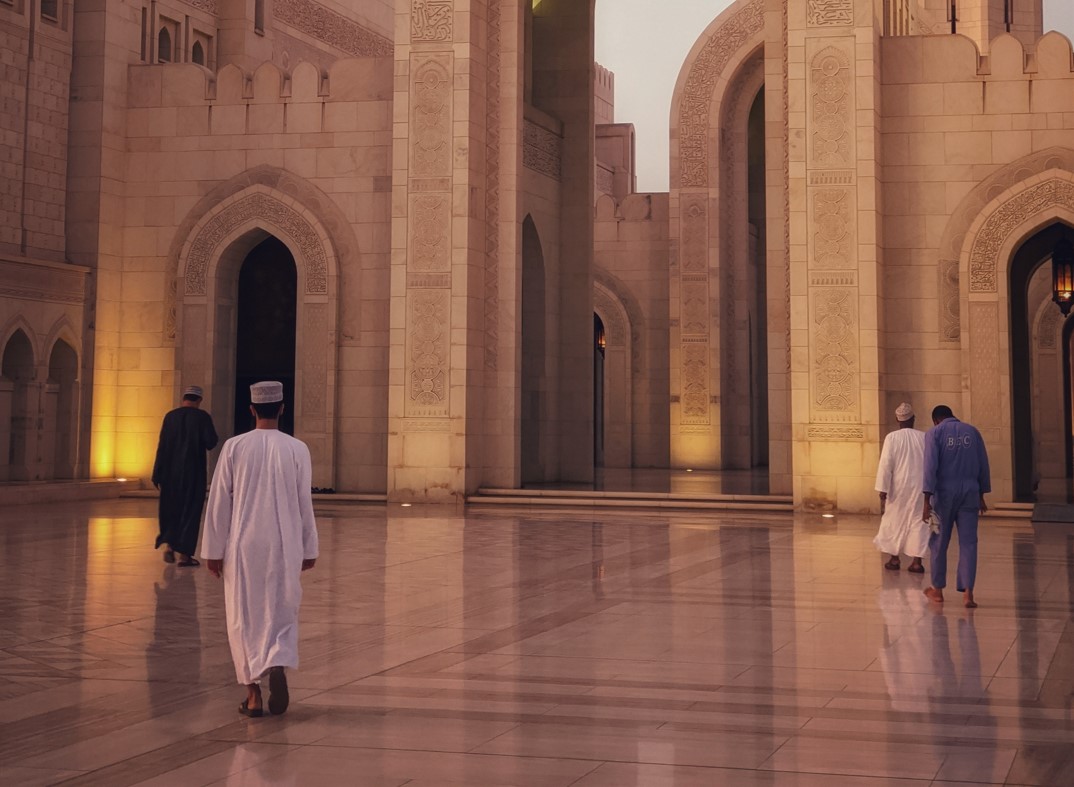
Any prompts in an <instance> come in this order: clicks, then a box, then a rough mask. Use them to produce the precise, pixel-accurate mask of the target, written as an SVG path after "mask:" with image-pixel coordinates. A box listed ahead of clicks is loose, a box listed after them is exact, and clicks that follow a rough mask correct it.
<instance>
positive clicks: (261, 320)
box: [233, 236, 298, 435]
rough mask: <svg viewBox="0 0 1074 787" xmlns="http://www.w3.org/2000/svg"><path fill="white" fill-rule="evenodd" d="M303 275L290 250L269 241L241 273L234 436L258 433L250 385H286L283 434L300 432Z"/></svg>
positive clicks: (255, 251) (273, 239) (245, 262)
mask: <svg viewBox="0 0 1074 787" xmlns="http://www.w3.org/2000/svg"><path fill="white" fill-rule="evenodd" d="M297 309H298V270H297V267H296V266H295V258H294V256H293V255H292V254H291V250H290V249H288V248H287V246H286V245H285V244H284V243H282V242H281V241H280V240H279V239H278V238H276V237H273V236H269V237H268V238H266V239H265V240H263V241H261V242H260V243H259V244H257V245H256V246H255V247H254V248H253V249H251V250H250V252H249V254H247V255H246V258H245V259H244V260H243V262H242V267H241V268H240V269H239V282H238V298H237V304H236V326H235V401H234V422H233V423H234V434H242V433H243V432H248V431H250V429H252V428H253V418H252V416H251V415H250V386H251V385H253V384H254V383H257V382H261V381H263V380H278V381H279V382H281V383H283V398H284V401H285V402H288V403H291V405H290V406H288V407H286V408H284V412H283V416H282V417H281V418H280V430H281V431H283V432H286V433H287V434H289V435H293V434H294V433H295V414H294V406H293V403H294V401H295V339H296V318H297Z"/></svg>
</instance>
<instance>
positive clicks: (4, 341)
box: [0, 314, 43, 369]
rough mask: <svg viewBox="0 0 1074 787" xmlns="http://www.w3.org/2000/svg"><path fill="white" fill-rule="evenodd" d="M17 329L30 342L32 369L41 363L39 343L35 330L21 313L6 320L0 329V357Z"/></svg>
mask: <svg viewBox="0 0 1074 787" xmlns="http://www.w3.org/2000/svg"><path fill="white" fill-rule="evenodd" d="M19 331H22V333H23V335H24V336H26V340H27V341H28V342H29V343H30V352H31V353H32V355H33V363H34V369H37V367H38V366H40V364H41V358H42V357H43V356H42V354H41V343H40V340H39V338H38V336H37V331H35V330H34V329H33V326H31V325H30V323H29V321H28V320H27V319H26V318H25V317H24V316H22V315H21V314H16V315H15V316H13V317H12V318H11V319H9V320H8V321H7V324H6V325H4V327H3V328H2V329H0V357H3V354H4V352H5V351H6V350H7V345H8V342H10V341H11V339H12V337H13V336H14V335H15V334H16V333H17V332H19Z"/></svg>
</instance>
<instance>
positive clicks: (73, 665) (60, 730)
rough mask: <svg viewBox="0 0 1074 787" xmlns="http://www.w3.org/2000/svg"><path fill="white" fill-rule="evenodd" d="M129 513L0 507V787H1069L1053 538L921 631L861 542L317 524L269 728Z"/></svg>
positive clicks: (994, 569)
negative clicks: (296, 653) (285, 701)
mask: <svg viewBox="0 0 1074 787" xmlns="http://www.w3.org/2000/svg"><path fill="white" fill-rule="evenodd" d="M153 512H154V503H153V501H146V500H124V501H118V502H116V501H108V502H93V503H81V504H52V505H35V506H22V507H7V508H5V509H3V510H0V539H2V541H0V544H2V553H0V782H2V783H3V784H5V785H6V784H12V785H38V784H53V783H60V782H62V783H65V784H100V785H116V786H122V785H133V784H146V785H183V786H185V785H204V784H234V785H261V784H274V785H275V784H280V785H285V784H294V785H315V786H316V787H327V786H328V785H336V784H346V785H371V786H374V787H380V786H381V785H384V786H385V787H387V786H389V785H409V786H410V787H428V786H430V785H442V786H444V787H448V786H450V785H467V786H471V785H472V786H474V787H479V786H482V785H514V786H515V787H521V786H523V785H539V786H541V787H556V786H559V785H563V786H566V785H574V786H575V787H626V786H628V785H684V786H685V787H694V786H696V785H705V786H706V787H709V786H711V785H747V786H756V785H808V786H809V787H850V786H852V785H853V786H855V787H879V786H880V785H930V784H931V785H946V786H947V787H953V786H954V785H966V784H1016V785H1047V786H1048V787H1060V786H1061V785H1071V784H1074V745H1072V744H1074V528H1071V527H1069V526H1065V527H1064V526H1061V525H1060V526H1048V527H1039V526H1038V528H1037V529H1034V528H1033V526H1032V525H1031V524H1030V523H1029V522H1027V521H1025V520H1022V521H1014V520H1008V521H1005V520H997V519H988V520H986V521H985V522H984V523H983V525H982V528H983V530H982V538H981V567H980V574H979V585H978V599H979V601H980V602H981V607H980V608H979V609H977V610H975V611H973V612H970V611H968V610H966V609H964V608H963V607H962V606H961V605H960V604H959V603H958V599H957V597H954V594H952V598H951V599H950V600H949V601H948V603H947V606H946V608H944V609H938V608H936V607H935V606H933V607H930V606H929V605H928V603H927V602H926V601H925V599H924V597H923V596H922V595H921V592H920V589H921V587H922V582H923V580H922V579H921V578H920V577H918V576H915V575H912V574H909V573H907V572H905V571H903V572H899V573H897V574H896V573H892V572H886V571H884V570H883V569H882V566H881V559H880V558H879V556H878V555H877V553H876V552H875V551H874V550H873V547H872V544H871V542H870V539H871V537H872V535H873V529H874V527H875V524H876V523H875V521H873V520H871V519H869V518H867V517H841V518H836V519H832V520H826V519H821V518H817V517H813V516H805V515H798V516H795V517H792V516H790V515H787V516H782V517H780V516H775V517H772V518H762V517H758V516H746V515H739V516H724V515H717V514H707V513H698V512H692V513H684V514H681V515H678V514H671V515H669V514H661V515H659V516H657V515H652V516H647V515H642V514H619V513H616V512H611V511H605V512H601V513H600V516H599V518H593V516H592V512H588V513H585V514H577V515H574V514H571V513H569V512H552V511H539V512H533V513H527V512H525V511H521V512H520V511H518V510H511V511H497V510H488V509H484V510H481V511H476V512H470V513H466V514H464V513H462V512H458V513H456V512H454V511H442V510H438V509H422V508H420V507H414V508H409V509H402V508H394V507H393V508H389V509H385V508H384V507H366V508H345V507H342V506H335V507H329V508H325V509H324V510H323V511H321V513H320V516H319V527H320V532H321V545H322V559H321V560H320V562H319V563H318V565H317V568H316V569H315V570H314V571H313V572H310V573H308V574H306V575H305V588H306V596H305V603H304V607H303V612H302V645H301V651H302V654H301V655H302V665H301V667H300V669H298V670H296V671H294V672H293V673H292V675H291V684H292V688H293V691H292V707H291V710H290V711H288V713H287V714H286V715H285V716H282V717H271V718H262V719H246V718H244V717H241V716H239V715H238V713H236V706H237V704H238V702H239V700H240V699H241V694H242V692H241V689H240V688H239V687H237V686H236V685H234V673H233V671H232V667H231V664H230V660H229V654H228V648H227V643H226V639H225V633H224V622H223V607H222V599H221V589H220V585H219V584H218V583H217V582H216V581H215V580H214V579H213V578H212V577H211V576H209V574H208V573H207V572H206V571H205V569H204V568H201V569H196V570H182V569H176V568H174V567H172V566H165V565H164V564H163V563H162V562H160V557H159V554H158V553H155V552H153V551H152V550H151V548H150V546H151V544H152V539H153V535H154V532H155V520H154V518H153Z"/></svg>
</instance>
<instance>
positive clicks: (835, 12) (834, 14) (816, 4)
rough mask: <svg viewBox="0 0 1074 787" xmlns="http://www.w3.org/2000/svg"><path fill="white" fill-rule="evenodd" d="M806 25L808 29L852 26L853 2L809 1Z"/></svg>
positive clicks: (840, 0)
mask: <svg viewBox="0 0 1074 787" xmlns="http://www.w3.org/2000/svg"><path fill="white" fill-rule="evenodd" d="M806 24H808V25H809V26H810V27H836V26H846V25H852V24H854V3H853V0H809V5H807V6H806Z"/></svg>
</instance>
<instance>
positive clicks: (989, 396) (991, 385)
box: [958, 156, 1074, 499]
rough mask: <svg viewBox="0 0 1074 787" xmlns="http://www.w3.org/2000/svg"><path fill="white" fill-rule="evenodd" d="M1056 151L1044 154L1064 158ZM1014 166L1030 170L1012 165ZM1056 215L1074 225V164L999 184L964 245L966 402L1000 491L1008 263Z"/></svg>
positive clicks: (1006, 454)
mask: <svg viewBox="0 0 1074 787" xmlns="http://www.w3.org/2000/svg"><path fill="white" fill-rule="evenodd" d="M1057 158H1059V157H1055V156H1052V157H1048V158H1045V159H1043V161H1044V162H1051V163H1059V162H1058V161H1057ZM1037 161H1038V162H1040V161H1041V159H1040V158H1039V157H1038V158H1037ZM1009 171H1010V172H1012V173H1013V172H1022V173H1024V172H1025V171H1026V170H1025V169H1023V168H1021V166H1020V165H1012V168H1011V169H1010V170H1009ZM1000 182H1001V181H1000ZM993 184H994V185H993V188H995V184H997V182H995V181H993ZM982 185H984V184H982ZM1057 221H1058V222H1062V223H1065V224H1068V225H1070V226H1074V171H1072V170H1067V169H1062V168H1055V167H1049V168H1042V169H1041V170H1040V171H1039V172H1037V173H1036V174H1032V175H1030V176H1029V177H1026V178H1024V179H1021V180H1019V181H1017V182H1015V183H1014V184H1013V185H1010V186H1008V187H1007V188H1005V189H1000V190H998V193H995V195H994V197H993V198H992V199H991V200H989V201H988V202H987V203H986V204H985V205H984V206H983V208H982V209H981V210H980V212H979V213H978V215H977V216H976V217H975V218H973V219H972V220H971V221H970V222H969V225H968V227H967V229H966V231H965V233H964V235H963V238H962V244H961V249H960V250H959V255H958V264H959V268H958V270H959V311H960V330H959V339H960V342H961V345H962V368H963V373H964V378H965V380H966V382H965V384H964V394H963V406H964V408H965V410H966V413H965V417H966V419H967V420H970V421H971V422H972V423H974V425H975V426H977V427H978V428H979V429H980V430H981V432H982V434H983V436H984V438H985V440H986V442H987V443H988V445H989V454H990V458H991V460H992V467H993V483H992V485H993V489H995V490H996V492H997V493H998V494H999V495H1000V499H1012V498H1013V497H1014V494H1015V488H1014V466H1013V464H1014V461H1013V440H1014V438H1013V428H1014V424H1013V421H1012V415H1011V413H1012V409H1011V408H1012V380H1011V355H1010V336H1011V327H1012V326H1011V324H1010V314H1011V312H1010V309H1011V306H1010V304H1011V292H1010V266H1011V263H1012V260H1013V258H1014V254H1015V252H1016V251H1017V250H1018V248H1019V247H1020V246H1021V245H1022V244H1023V242H1024V241H1026V240H1027V239H1029V238H1031V237H1032V236H1033V235H1035V234H1036V233H1037V232H1039V231H1040V230H1042V229H1044V228H1045V227H1047V226H1049V225H1051V224H1054V223H1055V222H1057Z"/></svg>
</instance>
